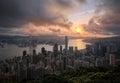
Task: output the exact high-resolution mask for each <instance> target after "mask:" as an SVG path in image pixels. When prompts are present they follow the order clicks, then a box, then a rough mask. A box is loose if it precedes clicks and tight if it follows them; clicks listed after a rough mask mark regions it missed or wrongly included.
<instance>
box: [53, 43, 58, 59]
mask: <svg viewBox="0 0 120 83" xmlns="http://www.w3.org/2000/svg"><path fill="white" fill-rule="evenodd" d="M53 52H54V57H57V55H58V44H57V43H56V44H55V45H54V47H53Z"/></svg>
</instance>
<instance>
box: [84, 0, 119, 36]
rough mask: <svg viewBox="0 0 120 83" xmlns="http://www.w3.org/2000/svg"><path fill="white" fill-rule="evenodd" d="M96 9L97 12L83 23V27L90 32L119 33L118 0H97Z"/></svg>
mask: <svg viewBox="0 0 120 83" xmlns="http://www.w3.org/2000/svg"><path fill="white" fill-rule="evenodd" d="M97 11H99V13H97V14H96V16H94V17H93V18H92V19H91V20H90V21H89V24H88V25H85V29H86V30H87V31H90V32H92V33H98V34H104V35H111V34H112V35H120V19H119V18H120V0H99V5H98V6H97ZM101 12H102V13H101Z"/></svg>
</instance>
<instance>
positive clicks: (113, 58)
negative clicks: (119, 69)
mask: <svg viewBox="0 0 120 83" xmlns="http://www.w3.org/2000/svg"><path fill="white" fill-rule="evenodd" d="M110 65H111V66H115V55H114V54H112V53H111V54H110Z"/></svg>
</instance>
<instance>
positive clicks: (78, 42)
mask: <svg viewBox="0 0 120 83" xmlns="http://www.w3.org/2000/svg"><path fill="white" fill-rule="evenodd" d="M68 44H69V46H74V47H75V46H77V47H78V49H79V50H80V49H84V48H85V45H86V43H85V42H83V41H82V39H74V40H69V43H68ZM42 47H45V49H46V50H48V51H52V50H53V46H50V45H37V47H35V49H36V51H37V53H38V52H41V48H42ZM63 49H64V45H63ZM23 50H26V51H27V53H30V49H29V47H23V48H21V47H18V46H16V45H5V47H4V48H0V60H2V59H6V58H13V57H14V56H21V55H22V52H23Z"/></svg>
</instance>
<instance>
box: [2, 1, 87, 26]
mask: <svg viewBox="0 0 120 83" xmlns="http://www.w3.org/2000/svg"><path fill="white" fill-rule="evenodd" d="M85 1H86V0H0V26H1V27H5V28H6V27H19V26H22V25H24V24H26V23H29V22H31V23H33V24H35V25H41V26H42V25H58V26H62V27H70V26H71V23H70V22H69V21H66V20H67V18H66V16H65V12H63V11H67V10H70V9H72V8H74V7H75V3H76V4H77V3H78V2H79V4H83V3H85ZM73 2H74V3H73ZM63 8H64V10H63ZM62 10H63V11H62ZM67 12H68V11H67Z"/></svg>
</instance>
